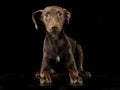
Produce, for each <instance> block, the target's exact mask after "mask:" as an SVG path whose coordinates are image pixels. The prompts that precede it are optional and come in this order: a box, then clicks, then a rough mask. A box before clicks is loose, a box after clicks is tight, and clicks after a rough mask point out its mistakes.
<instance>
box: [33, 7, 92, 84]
mask: <svg viewBox="0 0 120 90" xmlns="http://www.w3.org/2000/svg"><path fill="white" fill-rule="evenodd" d="M36 14H39V16H40V17H39V19H40V20H41V21H42V22H43V24H44V26H45V28H46V36H45V39H44V43H43V59H42V63H41V69H40V73H39V75H40V83H41V84H51V83H52V79H51V75H52V74H54V73H56V72H57V71H59V72H62V73H66V74H68V75H69V78H70V83H71V84H80V85H82V84H83V79H82V76H83V50H82V47H81V45H80V44H78V43H77V42H76V41H75V40H73V39H72V38H70V37H68V36H67V35H66V34H65V32H64V30H65V26H66V25H68V24H69V21H70V18H71V13H70V12H69V11H68V10H66V9H65V8H62V7H60V6H47V7H45V8H44V9H43V10H37V11H35V12H33V14H32V21H33V23H34V25H35V28H36V29H38V25H37V22H36V20H35V15H36ZM76 52H77V53H78V56H77V57H79V60H76V59H75V57H74V56H75V53H76ZM85 75H86V76H88V77H91V74H90V72H85Z"/></svg>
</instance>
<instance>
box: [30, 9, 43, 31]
mask: <svg viewBox="0 0 120 90" xmlns="http://www.w3.org/2000/svg"><path fill="white" fill-rule="evenodd" d="M42 11H43V10H37V11H35V12H34V13H33V14H32V21H33V23H34V24H35V28H36V29H37V30H38V25H37V22H36V20H35V15H36V14H38V13H40V16H41V13H42Z"/></svg>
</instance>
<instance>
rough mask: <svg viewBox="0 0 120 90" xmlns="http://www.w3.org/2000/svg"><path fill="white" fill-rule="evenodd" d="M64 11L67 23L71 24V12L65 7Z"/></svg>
mask: <svg viewBox="0 0 120 90" xmlns="http://www.w3.org/2000/svg"><path fill="white" fill-rule="evenodd" d="M63 10H64V12H65V17H66V19H67V23H68V24H69V21H70V18H71V13H70V12H69V11H68V10H66V9H65V8H63Z"/></svg>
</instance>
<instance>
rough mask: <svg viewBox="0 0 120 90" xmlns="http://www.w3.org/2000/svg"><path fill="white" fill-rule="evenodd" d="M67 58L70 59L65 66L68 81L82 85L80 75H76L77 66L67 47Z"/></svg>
mask: <svg viewBox="0 0 120 90" xmlns="http://www.w3.org/2000/svg"><path fill="white" fill-rule="evenodd" d="M67 58H68V60H70V62H69V63H68V64H67V67H68V68H69V69H68V70H69V77H70V83H71V84H80V85H82V84H83V80H82V77H80V76H79V75H78V70H77V66H76V63H75V59H74V56H73V53H72V50H71V49H69V54H68V56H67Z"/></svg>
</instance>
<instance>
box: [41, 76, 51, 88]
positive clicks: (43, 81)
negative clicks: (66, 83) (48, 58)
mask: <svg viewBox="0 0 120 90" xmlns="http://www.w3.org/2000/svg"><path fill="white" fill-rule="evenodd" d="M51 84H52V80H51V77H50V75H49V74H45V75H40V85H41V86H46V85H51Z"/></svg>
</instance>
